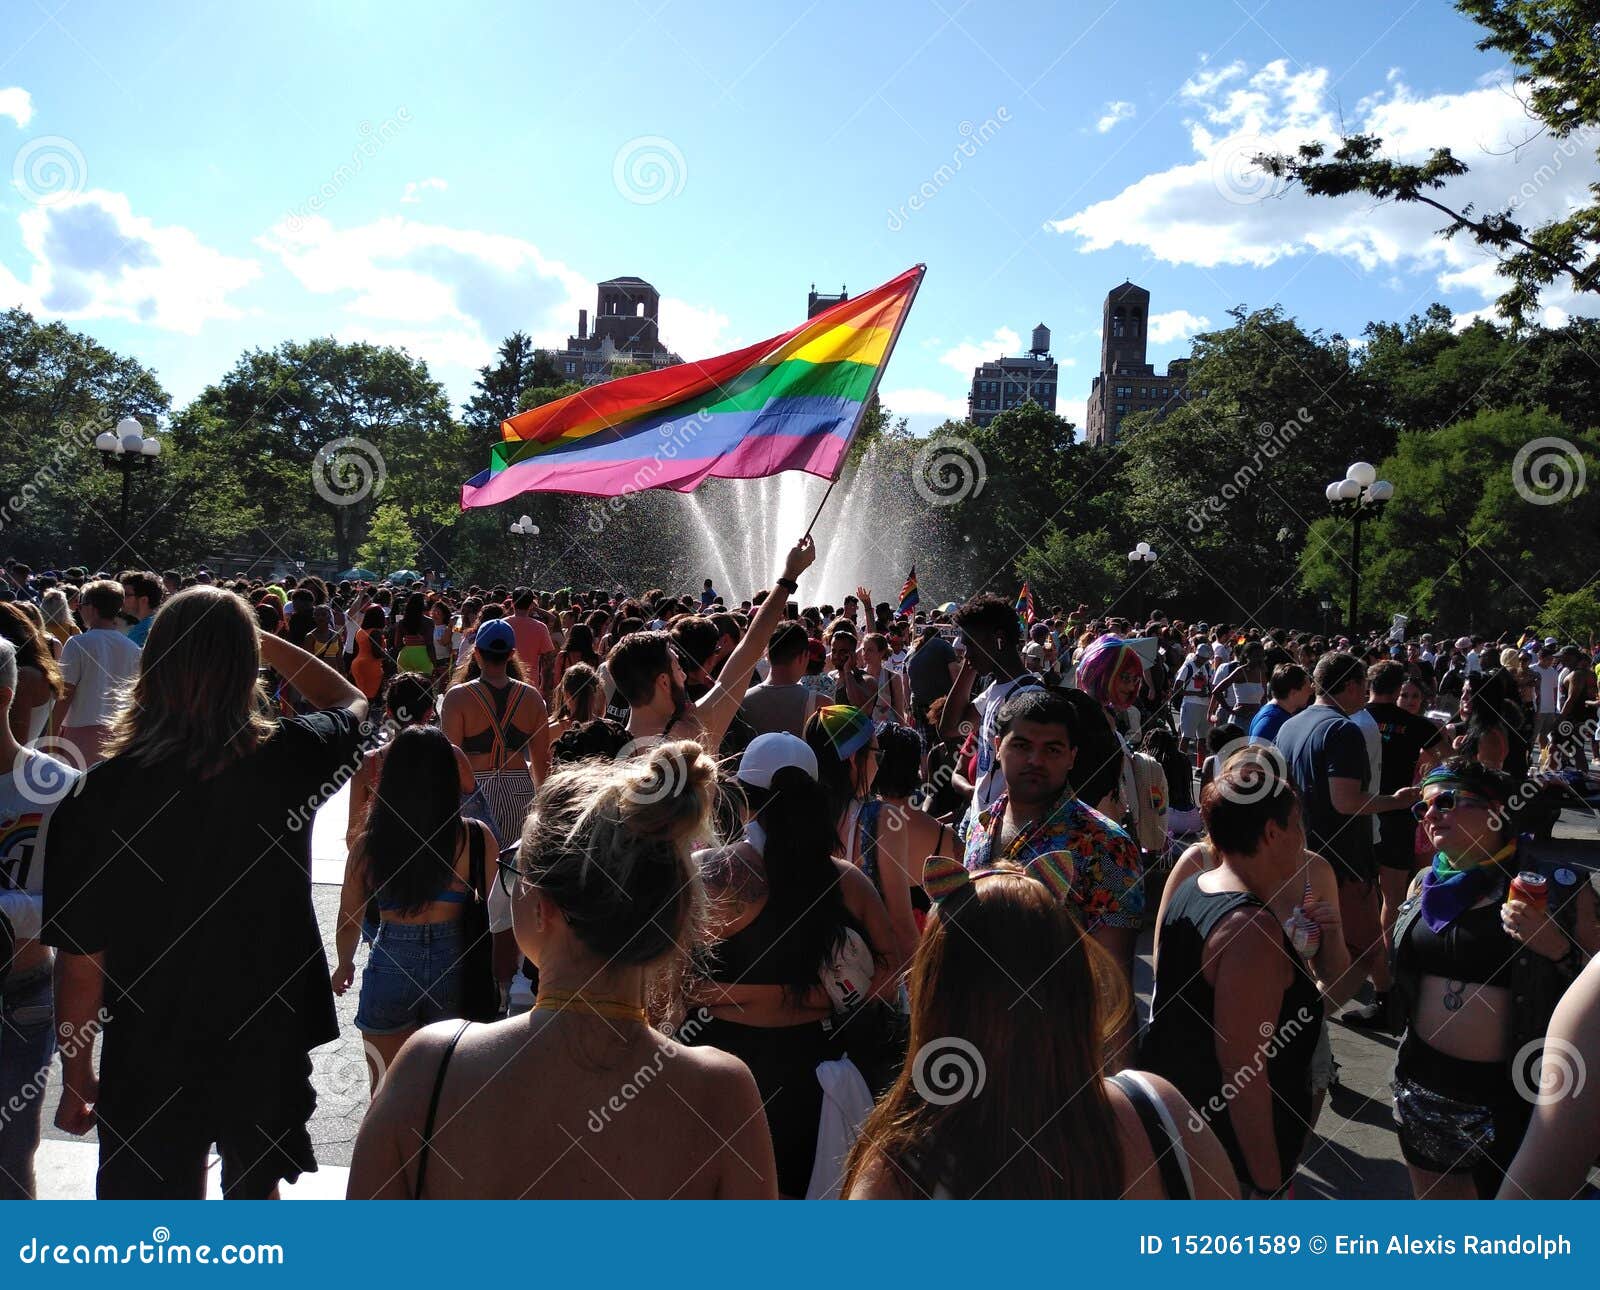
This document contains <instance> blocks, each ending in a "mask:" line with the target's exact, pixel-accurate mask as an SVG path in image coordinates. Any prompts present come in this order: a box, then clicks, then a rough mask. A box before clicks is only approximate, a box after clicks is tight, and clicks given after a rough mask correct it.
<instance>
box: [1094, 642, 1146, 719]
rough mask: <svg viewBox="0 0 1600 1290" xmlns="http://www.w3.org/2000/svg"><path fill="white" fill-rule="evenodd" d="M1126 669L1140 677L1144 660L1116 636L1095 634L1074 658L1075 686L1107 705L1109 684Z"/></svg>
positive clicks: (1109, 695) (1108, 704) (1109, 702)
mask: <svg viewBox="0 0 1600 1290" xmlns="http://www.w3.org/2000/svg"><path fill="white" fill-rule="evenodd" d="M1128 671H1131V672H1133V673H1135V674H1136V675H1137V676H1138V677H1139V678H1140V679H1141V680H1142V679H1143V678H1144V660H1143V659H1142V658H1140V657H1139V655H1138V652H1137V651H1136V650H1135V649H1134V648H1133V646H1132V645H1130V644H1129V643H1128V642H1127V641H1125V640H1123V639H1122V637H1120V636H1113V635H1110V634H1109V633H1108V634H1107V635H1105V636H1097V637H1095V639H1094V641H1093V642H1092V643H1091V644H1090V645H1089V648H1088V649H1086V650H1084V651H1083V657H1082V658H1080V659H1079V660H1078V688H1079V689H1080V690H1083V691H1084V692H1085V693H1087V694H1090V695H1092V696H1093V697H1094V698H1095V699H1096V700H1098V701H1099V703H1100V704H1101V705H1102V706H1104V707H1107V708H1110V707H1111V706H1112V703H1111V690H1112V685H1113V684H1114V683H1115V681H1116V680H1117V678H1118V677H1119V676H1121V675H1122V674H1123V673H1124V672H1128Z"/></svg>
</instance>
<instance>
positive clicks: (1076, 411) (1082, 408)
mask: <svg viewBox="0 0 1600 1290" xmlns="http://www.w3.org/2000/svg"><path fill="white" fill-rule="evenodd" d="M1056 415H1057V416H1058V417H1064V418H1065V419H1066V420H1068V421H1070V422H1072V424H1073V425H1075V426H1077V427H1078V438H1080V439H1081V438H1083V427H1084V426H1085V424H1087V422H1088V419H1089V400H1088V399H1063V398H1061V397H1060V396H1059V395H1057V396H1056Z"/></svg>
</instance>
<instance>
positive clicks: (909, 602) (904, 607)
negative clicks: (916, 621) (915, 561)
mask: <svg viewBox="0 0 1600 1290" xmlns="http://www.w3.org/2000/svg"><path fill="white" fill-rule="evenodd" d="M921 599H922V597H921V596H919V595H918V594H917V566H916V565H912V566H911V572H910V573H908V574H906V581H905V585H904V586H902V587H901V588H900V612H901V613H902V614H909V613H910V612H911V611H912V610H913V609H915V608H916V607H917V603H918V602H919V601H920V600H921Z"/></svg>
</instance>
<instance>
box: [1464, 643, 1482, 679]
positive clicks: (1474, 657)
mask: <svg viewBox="0 0 1600 1290" xmlns="http://www.w3.org/2000/svg"><path fill="white" fill-rule="evenodd" d="M1482 670H1483V663H1482V661H1481V660H1480V659H1479V658H1478V651H1477V650H1475V649H1469V650H1468V651H1467V675H1468V676H1471V675H1472V674H1473V673H1474V672H1481V671H1482Z"/></svg>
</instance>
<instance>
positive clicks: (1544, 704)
mask: <svg viewBox="0 0 1600 1290" xmlns="http://www.w3.org/2000/svg"><path fill="white" fill-rule="evenodd" d="M1562 670H1563V669H1561V668H1559V667H1545V666H1543V665H1542V664H1539V663H1535V664H1534V665H1533V666H1532V667H1530V668H1529V669H1528V671H1530V672H1532V673H1533V674H1534V675H1535V676H1536V677H1538V678H1539V711H1540V712H1541V713H1555V712H1559V711H1561V707H1560V705H1559V704H1558V703H1557V702H1556V685H1557V682H1559V681H1560V679H1561V673H1562Z"/></svg>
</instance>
